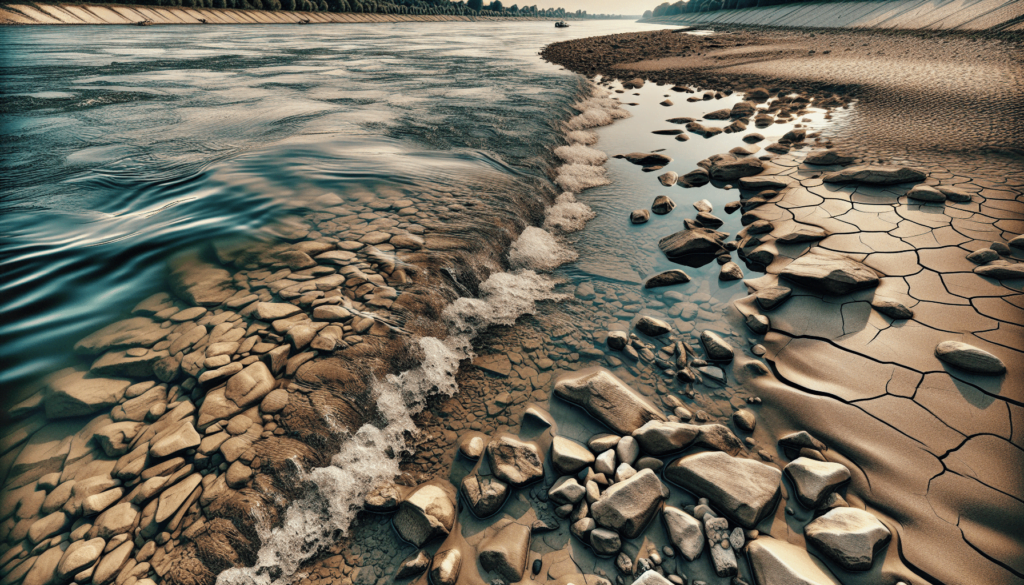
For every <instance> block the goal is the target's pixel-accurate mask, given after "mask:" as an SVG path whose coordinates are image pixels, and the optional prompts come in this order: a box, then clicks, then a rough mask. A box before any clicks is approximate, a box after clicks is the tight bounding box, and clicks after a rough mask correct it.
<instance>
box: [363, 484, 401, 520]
mask: <svg viewBox="0 0 1024 585" xmlns="http://www.w3.org/2000/svg"><path fill="white" fill-rule="evenodd" d="M400 503H402V494H401V493H400V492H399V491H398V488H397V487H395V484H393V483H391V482H389V481H386V482H382V483H380V484H379V485H377V487H375V488H373V490H371V491H370V493H368V494H366V498H364V500H363V507H364V508H365V509H367V510H369V511H370V512H376V513H384V514H389V513H391V512H394V511H395V510H397V509H398V505H399V504H400Z"/></svg>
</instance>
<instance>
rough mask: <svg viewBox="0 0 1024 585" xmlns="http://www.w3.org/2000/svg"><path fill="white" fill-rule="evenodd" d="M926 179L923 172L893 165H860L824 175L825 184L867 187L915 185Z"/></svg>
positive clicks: (926, 176)
mask: <svg viewBox="0 0 1024 585" xmlns="http://www.w3.org/2000/svg"><path fill="white" fill-rule="evenodd" d="M927 178H928V175H926V174H924V173H923V172H921V171H919V170H916V169H911V168H909V167H901V166H895V165H860V166H855V167H847V168H845V169H842V170H839V171H833V172H831V173H825V174H824V175H822V177H821V179H822V180H823V181H825V182H826V183H866V184H869V185H895V184H898V183H917V182H920V181H923V180H925V179H927Z"/></svg>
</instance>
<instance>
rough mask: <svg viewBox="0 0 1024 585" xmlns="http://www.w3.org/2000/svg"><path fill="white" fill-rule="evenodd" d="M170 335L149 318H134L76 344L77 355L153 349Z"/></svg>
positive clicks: (104, 329) (109, 326)
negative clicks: (127, 349)
mask: <svg viewBox="0 0 1024 585" xmlns="http://www.w3.org/2000/svg"><path fill="white" fill-rule="evenodd" d="M169 333H170V330H168V329H163V328H162V327H160V324H159V323H157V322H156V321H153V320H152V319H150V318H148V317H132V318H130V319H124V320H122V321H118V322H116V323H111V324H110V325H107V326H106V327H104V328H103V329H100V330H99V331H96V332H94V333H92V334H90V335H87V336H86V337H85V338H84V339H82V340H81V341H79V342H78V343H76V344H75V347H74V350H75V353H80V354H86V355H97V354H101V353H103V352H106V351H109V350H111V349H117V348H124V347H152V346H153V344H155V343H157V342H158V341H160V340H161V339H163V338H164V337H167V335H168V334H169Z"/></svg>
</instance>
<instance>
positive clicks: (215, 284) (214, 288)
mask: <svg viewBox="0 0 1024 585" xmlns="http://www.w3.org/2000/svg"><path fill="white" fill-rule="evenodd" d="M168 267H169V268H170V270H169V271H168V275H167V280H168V282H169V284H170V285H171V290H172V291H174V294H176V295H177V296H178V298H180V299H182V300H183V301H185V302H187V303H189V304H191V305H198V306H203V307H213V306H216V305H219V304H221V303H223V302H224V301H226V300H228V299H229V298H231V297H232V296H234V294H235V292H236V290H235V287H234V281H233V279H232V277H231V273H230V272H228V271H227V270H224V269H223V268H218V267H216V266H214V265H212V264H209V263H207V262H205V261H203V260H201V259H199V257H198V256H197V255H195V254H192V253H186V254H181V255H179V256H177V257H176V258H174V259H172V260H171V261H170V262H168Z"/></svg>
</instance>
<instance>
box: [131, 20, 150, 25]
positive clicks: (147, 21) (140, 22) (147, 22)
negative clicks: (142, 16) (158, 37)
mask: <svg viewBox="0 0 1024 585" xmlns="http://www.w3.org/2000/svg"><path fill="white" fill-rule="evenodd" d="M152 24H153V21H152V20H140V21H139V22H136V23H135V26H152Z"/></svg>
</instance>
